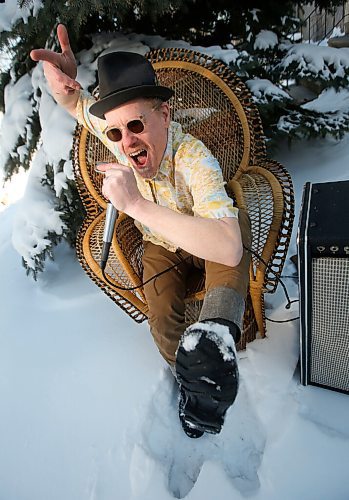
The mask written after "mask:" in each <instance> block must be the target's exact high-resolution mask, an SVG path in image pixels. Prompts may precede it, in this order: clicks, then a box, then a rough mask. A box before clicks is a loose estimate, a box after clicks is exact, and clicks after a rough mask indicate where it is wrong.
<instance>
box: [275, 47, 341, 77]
mask: <svg viewBox="0 0 349 500" xmlns="http://www.w3.org/2000/svg"><path fill="white" fill-rule="evenodd" d="M280 68H281V70H282V73H283V75H284V76H287V75H288V74H292V75H293V77H294V75H295V73H296V74H297V76H298V77H299V78H311V79H321V80H325V81H326V80H327V81H331V80H336V79H338V80H341V79H343V78H349V48H341V49H337V48H334V47H324V46H317V45H311V44H304V43H300V44H295V45H292V46H291V48H290V49H289V50H288V51H287V53H286V55H285V57H284V58H283V60H282V61H281V63H280Z"/></svg>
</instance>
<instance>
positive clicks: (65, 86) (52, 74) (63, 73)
mask: <svg viewBox="0 0 349 500" xmlns="http://www.w3.org/2000/svg"><path fill="white" fill-rule="evenodd" d="M57 36H58V41H59V44H60V46H61V49H62V53H61V54H59V53H57V52H54V51H53V50H47V49H34V50H32V51H31V52H30V57H31V58H32V59H33V61H43V68H44V74H45V77H46V79H47V81H48V83H49V86H50V88H51V90H52V92H53V94H65V95H69V94H73V93H74V92H75V91H76V90H79V89H80V88H81V86H80V84H79V83H78V82H77V81H76V80H75V78H76V74H77V66H76V61H75V57H74V54H73V52H72V50H71V47H70V43H69V36H68V32H67V29H66V27H65V26H64V25H63V24H59V25H58V27H57Z"/></svg>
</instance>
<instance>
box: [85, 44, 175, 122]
mask: <svg viewBox="0 0 349 500" xmlns="http://www.w3.org/2000/svg"><path fill="white" fill-rule="evenodd" d="M98 78H99V100H98V101H96V102H95V103H94V104H92V106H90V113H92V114H93V115H95V116H98V118H102V119H103V120H105V116H104V113H106V112H107V111H110V110H112V109H113V108H115V107H116V106H119V105H120V104H124V103H125V102H128V101H131V100H132V99H136V98H137V97H158V98H159V99H162V100H163V101H167V100H168V99H170V97H172V95H173V94H174V92H173V90H172V89H170V88H168V87H162V86H161V85H158V84H157V79H156V75H155V71H154V68H153V66H152V65H151V63H150V62H149V61H148V59H146V58H145V57H143V56H141V55H140V54H135V53H134V52H110V53H109V54H105V55H104V56H102V57H100V58H99V59H98Z"/></svg>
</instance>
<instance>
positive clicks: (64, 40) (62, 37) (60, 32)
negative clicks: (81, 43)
mask: <svg viewBox="0 0 349 500" xmlns="http://www.w3.org/2000/svg"><path fill="white" fill-rule="evenodd" d="M57 36H58V41H59V44H60V46H61V49H62V52H67V51H70V52H71V48H70V42H69V35H68V31H67V28H66V27H65V26H64V24H59V25H58V26H57Z"/></svg>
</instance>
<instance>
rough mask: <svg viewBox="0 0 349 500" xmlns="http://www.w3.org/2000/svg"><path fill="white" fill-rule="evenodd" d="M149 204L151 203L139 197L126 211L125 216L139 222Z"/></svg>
mask: <svg viewBox="0 0 349 500" xmlns="http://www.w3.org/2000/svg"><path fill="white" fill-rule="evenodd" d="M149 203H151V201H148V200H146V199H145V198H143V197H142V196H140V197H139V198H138V199H137V200H136V201H135V202H134V203H132V205H131V206H130V208H129V210H127V212H126V213H127V215H129V216H130V217H132V219H135V220H138V221H140V222H141V218H142V215H144V213H145V211H146V208H147V205H148V204H149Z"/></svg>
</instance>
